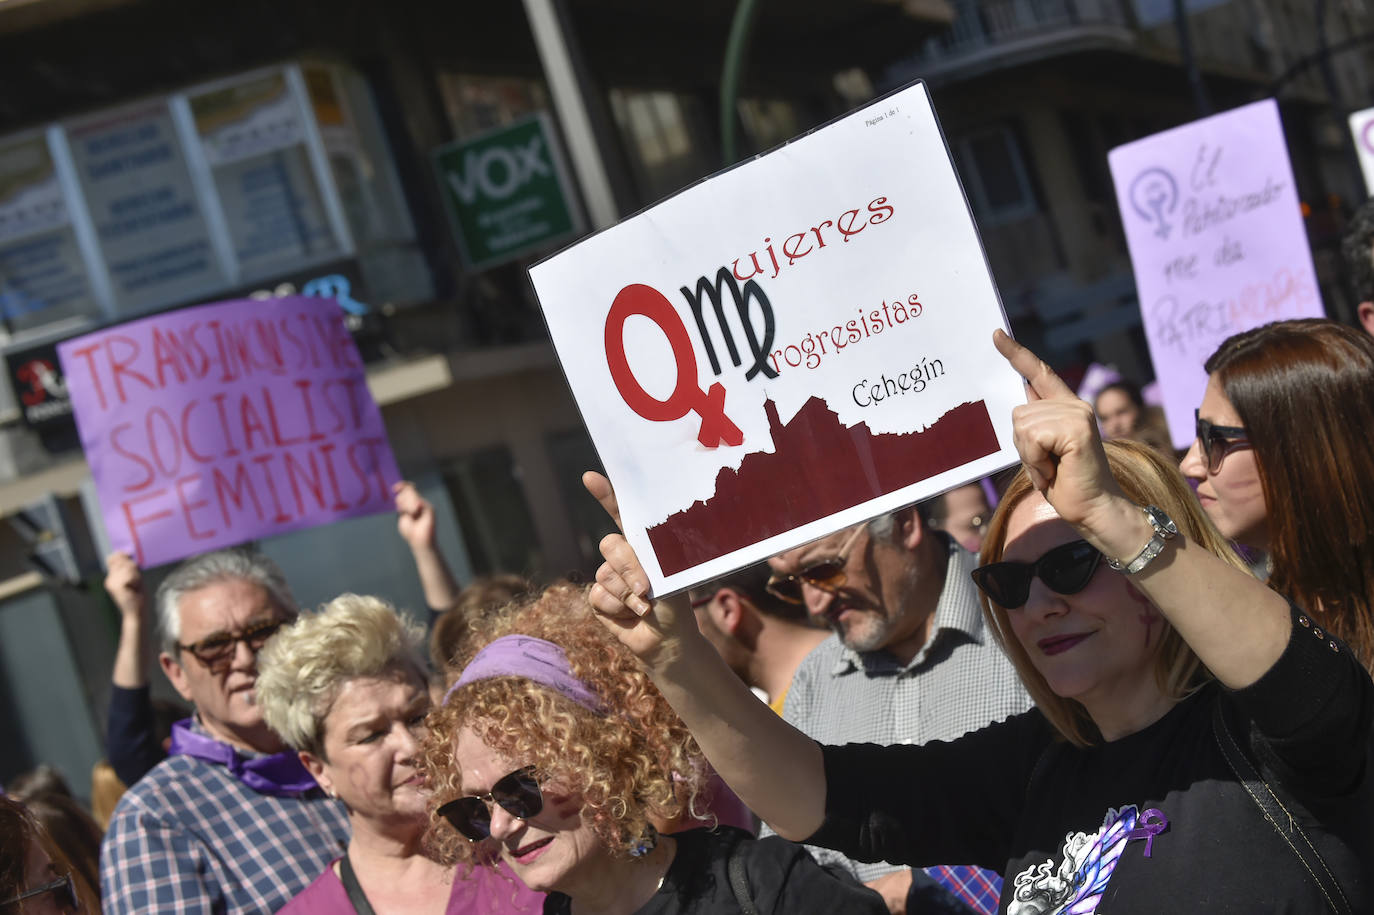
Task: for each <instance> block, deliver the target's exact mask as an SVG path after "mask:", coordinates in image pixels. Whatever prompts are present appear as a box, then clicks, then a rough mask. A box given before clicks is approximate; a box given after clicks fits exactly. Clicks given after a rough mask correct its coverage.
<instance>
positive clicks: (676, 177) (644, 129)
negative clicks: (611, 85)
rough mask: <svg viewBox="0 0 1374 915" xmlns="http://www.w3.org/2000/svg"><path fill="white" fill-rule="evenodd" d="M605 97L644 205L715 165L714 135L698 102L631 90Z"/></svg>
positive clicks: (687, 98)
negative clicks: (609, 98) (627, 155)
mask: <svg viewBox="0 0 1374 915" xmlns="http://www.w3.org/2000/svg"><path fill="white" fill-rule="evenodd" d="M610 95H611V112H612V114H613V115H614V116H615V121H616V125H617V126H618V127H619V128H620V135H621V137H622V138H623V139H624V141H625V146H626V149H627V151H628V152H629V156H630V164H631V168H632V169H633V170H634V172H635V179H636V182H637V184H638V186H639V191H640V195H641V197H642V199H643V200H644V201H645V202H646V203H648V202H652V201H654V200H658V199H660V198H662V197H666V196H668V195H669V194H672V193H674V192H676V191H679V190H681V189H682V188H684V187H686V186H687V185H689V184H691V183H692V182H693V181H696V180H697V179H698V178H702V177H705V176H706V175H708V174H710V173H711V172H712V171H713V170H714V169H715V166H716V165H717V164H718V163H719V161H720V152H719V146H718V143H719V141H718V139H717V137H718V133H717V131H716V130H714V129H713V128H712V127H711V126H710V119H709V118H708V117H707V116H706V112H705V111H704V110H703V106H702V105H701V102H700V101H698V100H697V99H695V98H693V97H691V96H688V95H679V94H675V93H672V92H663V91H640V90H631V89H613V90H611V94H610Z"/></svg>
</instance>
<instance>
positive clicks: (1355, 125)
mask: <svg viewBox="0 0 1374 915" xmlns="http://www.w3.org/2000/svg"><path fill="white" fill-rule="evenodd" d="M1350 132H1351V133H1352V134H1354V136H1355V152H1356V153H1358V154H1359V157H1360V171H1362V172H1363V173H1364V186H1365V188H1366V189H1367V190H1368V191H1369V193H1370V195H1371V196H1374V108H1366V109H1365V110H1364V111H1357V112H1355V113H1354V114H1352V115H1351V116H1350Z"/></svg>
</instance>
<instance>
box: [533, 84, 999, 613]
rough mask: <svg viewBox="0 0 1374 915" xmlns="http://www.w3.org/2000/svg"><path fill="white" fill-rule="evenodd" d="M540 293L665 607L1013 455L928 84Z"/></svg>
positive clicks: (683, 207)
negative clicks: (704, 584)
mask: <svg viewBox="0 0 1374 915" xmlns="http://www.w3.org/2000/svg"><path fill="white" fill-rule="evenodd" d="M530 277H531V280H532V281H533V283H534V287H535V291H536V292H537V293H538V296H539V300H540V304H541V306H542V307H543V309H544V314H545V317H546V319H547V321H548V324H549V330H550V334H551V336H552V339H553V343H554V346H555V348H556V349H557V351H558V355H559V358H560V360H561V361H562V364H563V368H564V371H565V372H566V373H567V376H568V382H569V384H570V386H571V387H572V391H573V394H574V396H575V397H576V399H577V403H578V406H579V407H580V408H581V410H582V414H583V418H584V419H585V420H586V423H587V428H588V430H589V431H590V433H591V436H592V439H593V441H594V442H595V443H596V446H597V450H598V452H599V453H600V455H601V458H602V460H603V462H604V463H605V466H606V469H607V472H608V473H609V475H610V478H611V481H612V483H613V484H614V485H615V487H616V494H617V496H618V498H619V501H620V507H621V511H622V518H623V521H624V526H625V532H626V536H627V537H628V538H629V540H630V542H631V544H632V545H633V546H634V547H635V549H636V551H637V552H638V554H639V556H640V559H641V560H642V561H643V563H644V566H645V568H646V570H647V571H648V573H649V576H650V579H651V581H652V584H653V587H654V591H655V593H656V594H665V593H668V592H671V591H677V590H681V589H682V588H686V587H690V586H691V585H693V584H696V583H699V582H701V581H705V580H707V579H709V578H711V577H713V576H715V575H720V574H723V573H725V572H728V571H730V570H731V569H734V568H739V567H741V566H743V565H747V564H749V563H752V562H756V561H759V560H761V559H763V558H765V557H767V556H770V555H773V554H774V553H777V552H780V551H782V550H784V549H789V548H791V547H794V546H797V545H799V544H801V543H805V542H807V541H809V540H812V539H815V538H816V537H820V536H824V535H826V534H828V533H831V532H833V531H835V530H838V529H840V528H841V527H844V526H846V525H849V524H853V523H856V522H859V521H861V520H864V519H866V518H870V517H873V516H875V515H878V514H881V513H882V512H884V511H890V510H894V509H896V508H898V507H900V506H902V505H906V504H909V503H911V502H914V501H917V500H919V499H922V498H926V497H928V496H932V495H935V494H937V493H939V492H942V491H944V490H946V489H949V488H951V487H953V486H957V485H959V484H961V483H964V482H967V481H969V480H971V479H975V478H977V477H980V476H983V475H985V474H988V473H991V472H992V471H995V470H997V469H1000V468H1002V467H1005V466H1007V465H1008V464H1011V463H1014V462H1015V460H1016V455H1015V450H1014V448H1013V446H1012V444H1011V410H1012V407H1013V406H1015V405H1016V404H1019V403H1023V402H1024V401H1025V394H1024V389H1023V387H1022V384H1021V380H1020V379H1019V378H1018V377H1017V375H1016V374H1015V372H1013V371H1012V370H1011V369H1010V368H1009V367H1008V366H1007V365H1006V363H1005V362H1004V361H1003V360H1002V359H1001V357H1000V356H998V355H997V352H996V350H995V349H994V348H993V346H992V332H993V330H994V329H995V328H999V327H1003V328H1004V327H1006V319H1005V316H1004V314H1003V312H1002V307H1001V302H1000V300H999V299H998V296H997V290H996V288H995V287H994V285H993V281H992V277H991V275H990V274H989V272H988V266H987V261H986V259H985V257H984V254H983V250H982V247H981V245H980V243H979V240H978V234H977V231H976V230H975V228H974V225H973V220H972V218H971V216H970V214H969V210H968V205H967V203H966V201H965V199H964V195H963V193H962V190H961V188H960V186H959V181H958V178H957V177H956V175H955V172H954V169H953V167H952V165H951V163H950V160H949V155H948V152H947V150H946V147H945V144H944V139H943V137H942V135H941V133H940V127H939V124H938V123H937V121H936V119H935V112H934V110H933V108H932V107H931V103H930V97H929V95H928V93H927V92H926V89H925V86H924V85H922V84H919V83H918V84H915V85H913V86H910V87H908V88H905V89H903V90H900V91H898V92H896V93H893V94H891V95H889V96H887V97H885V98H883V99H881V100H879V101H877V102H874V103H873V104H871V105H869V106H868V107H865V108H862V109H859V110H858V111H856V112H854V113H852V114H850V115H848V116H846V117H844V118H842V119H840V120H838V121H835V122H833V123H831V124H828V125H826V126H825V127H822V128H820V129H818V130H816V131H814V132H813V133H811V134H809V135H807V136H804V137H802V138H800V139H798V140H796V141H793V142H792V143H789V144H787V145H785V146H783V147H781V148H779V149H776V150H774V151H772V152H770V153H768V154H766V155H764V156H761V157H759V158H757V159H754V160H752V161H750V162H747V163H744V164H742V165H739V166H737V167H735V168H732V169H730V170H727V171H725V172H723V173H721V174H718V175H716V176H714V177H712V178H710V179H708V180H706V181H704V182H702V183H700V184H697V185H695V186H693V187H690V188H688V189H687V190H685V191H683V192H681V193H679V194H677V195H676V196H673V197H670V198H668V199H667V200H664V201H663V202H661V203H659V204H658V205H656V206H654V207H652V208H650V209H648V210H645V211H644V212H642V213H640V214H638V215H636V216H634V217H632V218H631V219H628V220H626V221H625V222H622V223H620V224H619V225H616V226H613V227H611V228H609V229H606V230H605V231H603V232H600V233H599V234H597V235H594V236H592V237H591V238H588V239H586V240H584V241H582V242H580V243H579V244H577V245H574V246H572V247H571V248H568V249H567V250H565V251H562V252H560V253H559V254H557V255H555V256H553V257H551V258H549V259H547V260H545V261H543V262H542V263H540V264H537V265H536V266H535V267H533V268H532V269H531V270H530Z"/></svg>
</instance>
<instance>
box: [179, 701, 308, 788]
mask: <svg viewBox="0 0 1374 915" xmlns="http://www.w3.org/2000/svg"><path fill="white" fill-rule="evenodd" d="M171 755H173V756H192V757H195V758H196V759H203V760H205V761H206V762H208V763H214V764H215V765H217V766H224V767H225V768H226V769H228V770H229V774H230V775H232V776H234V778H236V779H238V780H239V781H241V782H243V783H244V784H245V785H247V786H248V787H249V788H252V789H253V790H254V791H256V792H257V793H258V794H270V795H272V796H274V797H294V796H296V795H300V794H304V793H305V792H307V791H309V790H311V789H312V788H318V787H319V785H318V784H316V783H315V779H314V778H313V777H312V776H311V774H310V773H309V772H307V771H305V766H303V765H301V760H300V757H299V756H298V755H296V753H295V751H293V750H283V751H281V752H280V753H271V754H268V755H264V756H245V755H244V754H243V753H240V752H239V751H238V750H235V749H234V748H233V747H231V746H229V744H227V743H223V742H221V741H218V740H215V739H214V738H213V737H209V736H207V735H205V734H197V733H196V732H195V731H193V730H192V729H191V719H190V718H184V719H182V720H181V721H178V722H177V723H176V724H173V725H172V747H171Z"/></svg>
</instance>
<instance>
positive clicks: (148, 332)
mask: <svg viewBox="0 0 1374 915" xmlns="http://www.w3.org/2000/svg"><path fill="white" fill-rule="evenodd" d="M58 354H59V356H60V358H61V362H62V369H63V373H64V374H65V376H66V385H67V395H68V396H69V397H70V398H71V403H72V406H73V408H74V409H75V413H76V424H77V428H78V429H79V431H80V434H81V446H82V448H83V449H84V451H85V453H86V460H87V462H88V463H89V464H90V467H91V475H92V476H93V477H94V478H95V485H96V491H97V492H98V494H99V496H100V508H101V513H102V516H103V518H104V521H105V529H106V530H107V531H108V532H109V536H110V544H111V547H112V548H113V549H119V550H125V551H127V552H128V553H129V554H130V555H132V556H133V557H134V558H135V559H136V560H137V562H138V564H139V565H140V566H145V567H146V566H151V565H160V564H162V563H165V562H172V561H173V560H176V559H181V558H183V557H185V556H190V555H193V554H195V553H201V552H205V551H207V550H213V549H218V548H220V547H228V546H233V545H234V544H238V543H243V542H244V541H248V540H256V539H259V538H263V537H271V536H273V535H276V534H283V533H286V532H287V531H294V530H299V529H301V528H307V527H313V526H315V525H319V524H328V523H329V522H331V521H338V520H341V519H343V518H351V517H353V516H355V515H366V514H372V513H374V512H381V511H391V510H393V503H392V498H391V485H392V484H393V483H395V482H396V481H397V480H399V479H400V474H399V472H398V471H397V469H396V461H395V459H394V458H393V456H392V454H391V446H390V445H389V444H388V442H387V437H386V429H385V427H384V426H383V424H382V416H381V412H380V411H379V410H378V409H377V405H376V403H375V402H374V401H373V400H372V396H371V394H370V393H369V392H368V388H367V378H366V375H365V373H364V371H363V363H362V360H361V359H360V358H359V356H358V348H357V346H356V345H355V344H354V343H353V338H352V337H351V336H349V333H348V331H347V329H346V328H345V327H344V323H343V317H342V312H341V311H340V310H339V306H338V305H337V304H336V303H335V302H333V301H332V300H329V299H320V298H298V297H292V298H281V299H269V300H265V301H260V300H254V299H245V300H239V301H233V302H221V303H218V304H214V305H200V306H196V307H194V308H186V309H181V310H179V311H173V312H167V313H165V314H161V315H157V316H156V317H152V318H146V319H144V320H142V321H135V322H132V323H129V324H122V325H118V326H116V327H110V328H106V329H105V330H102V331H99V332H97V333H93V334H87V335H85V336H83V337H77V338H75V339H73V340H68V341H66V342H64V343H61V344H59V346H58Z"/></svg>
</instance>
